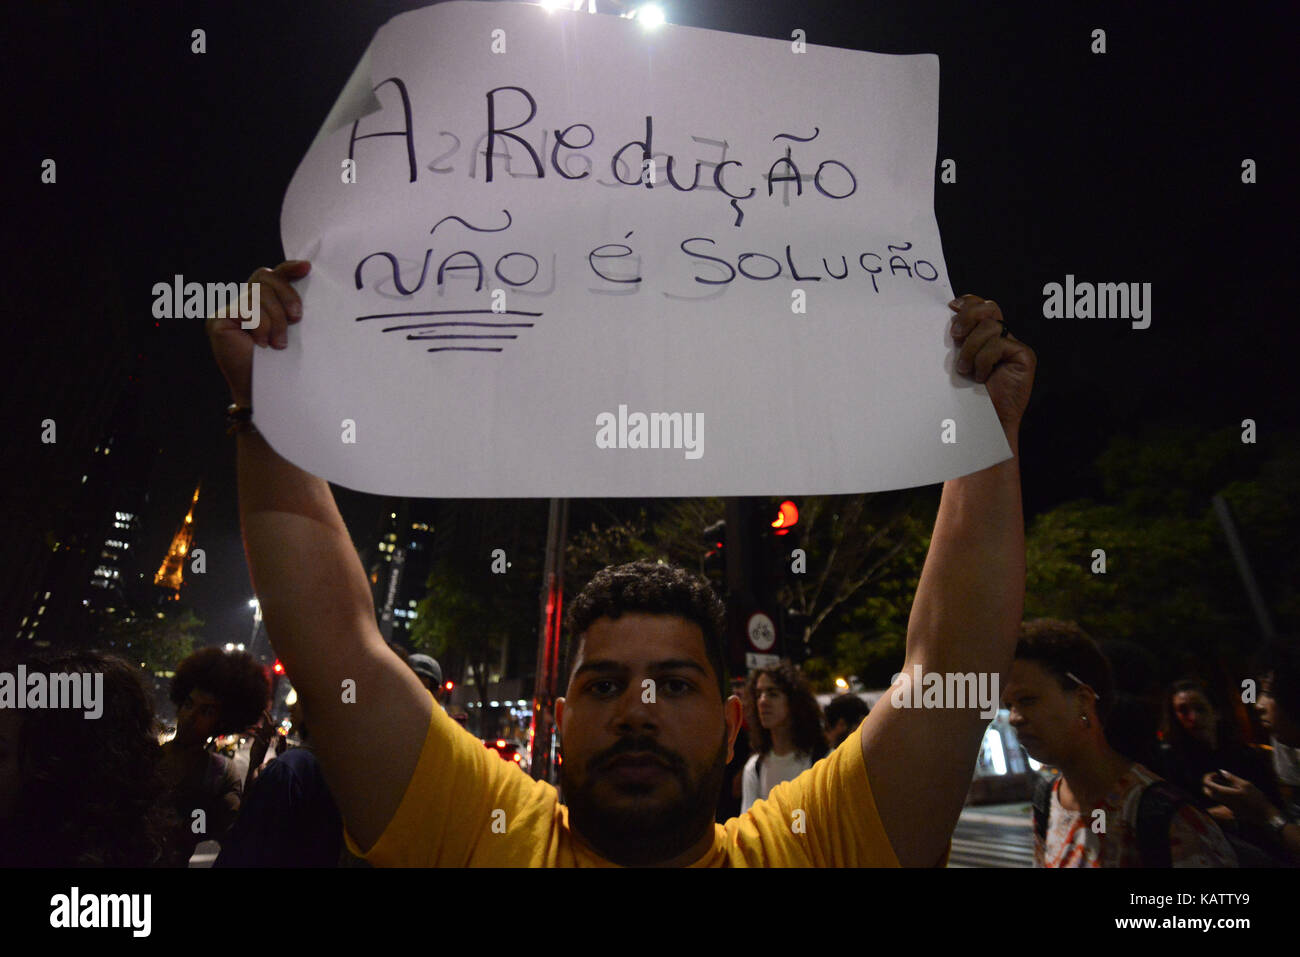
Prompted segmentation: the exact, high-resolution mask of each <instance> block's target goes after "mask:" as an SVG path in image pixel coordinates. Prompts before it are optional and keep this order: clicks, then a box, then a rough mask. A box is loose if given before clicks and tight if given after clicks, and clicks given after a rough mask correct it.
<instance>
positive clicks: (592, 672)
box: [350, 562, 897, 867]
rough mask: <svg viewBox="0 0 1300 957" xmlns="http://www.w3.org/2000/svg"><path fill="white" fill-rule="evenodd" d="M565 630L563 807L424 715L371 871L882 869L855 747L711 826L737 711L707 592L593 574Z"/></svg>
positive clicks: (682, 584) (651, 572) (636, 568)
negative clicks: (417, 749) (575, 638)
mask: <svg viewBox="0 0 1300 957" xmlns="http://www.w3.org/2000/svg"><path fill="white" fill-rule="evenodd" d="M569 616H570V617H569V629H568V630H569V633H570V634H577V635H583V636H584V637H583V640H582V642H581V644H580V646H579V648H578V649H577V660H576V662H575V667H574V669H573V674H572V677H571V679H570V682H569V692H568V696H567V698H564V699H561V700H560V702H559V703H558V705H557V708H556V711H557V715H558V718H559V722H560V725H561V727H562V728H563V729H564V734H563V744H564V750H563V753H564V761H563V763H562V764H561V765H560V774H561V786H562V788H563V790H564V794H565V797H566V800H567V806H566V804H561V803H560V799H559V793H558V792H557V791H556V789H555V788H554V787H552V786H551V785H550V784H547V783H545V782H542V781H534V780H533V779H532V778H530V777H528V776H527V775H526V774H524V773H523V772H522V771H520V770H519V768H518V766H517V765H514V764H512V763H509V762H505V761H502V760H501V759H500V758H498V757H497V756H496V755H494V754H493V753H492V752H491V751H489V750H488V749H487V748H484V747H483V744H482V742H481V741H479V740H478V739H477V738H475V737H474V736H473V735H471V734H470V733H469V732H467V731H465V730H464V729H463V728H461V727H460V726H459V725H457V724H456V723H455V722H454V721H452V720H451V719H450V718H448V717H447V716H446V715H445V714H444V713H443V712H442V709H441V708H434V709H432V713H431V719H430V723H429V730H428V734H427V736H426V739H425V742H424V747H423V749H422V751H421V754H420V760H419V764H418V765H417V766H416V769H415V774H414V775H413V777H412V779H411V784H410V786H409V788H408V789H407V791H406V794H405V796H404V797H403V799H402V803H401V805H400V806H399V807H398V810H397V813H396V814H395V815H394V816H393V819H392V821H391V822H390V823H389V825H388V827H387V829H386V830H385V831H384V833H383V835H382V836H381V837H380V839H379V841H378V843H376V844H375V846H374V847H373V848H371V850H370V852H369V853H368V854H367V855H366V856H367V858H368V859H369V860H370V861H371V862H372V863H375V864H379V865H418V866H438V867H461V866H466V865H473V866H490V867H503V866H504V867H509V866H517V867H523V866H529V867H556V866H567V867H596V866H602V865H604V866H608V865H610V864H612V863H618V864H625V865H650V864H658V865H669V866H671V865H692V866H697V867H744V866H790V867H799V866H802V867H808V866H846V867H853V866H866V865H896V864H897V858H896V857H895V856H894V852H893V850H892V849H891V847H890V845H889V840H888V838H887V837H886V835H885V832H884V829H883V828H882V826H881V824H880V818H879V815H878V814H877V813H876V811H875V805H874V802H873V800H872V797H871V788H870V786H869V785H868V783H867V773H866V769H865V767H864V766H863V763H862V747H861V743H860V742H859V740H858V739H857V738H856V737H855V736H851V740H850V741H849V742H846V743H845V745H844V746H843V747H841V748H840V749H839V750H837V751H836V752H834V753H832V754H831V755H828V756H827V758H826V759H825V760H823V761H819V762H818V763H817V764H815V765H814V766H813V767H812V768H811V769H809V770H808V771H806V772H805V773H803V774H801V775H800V776H799V777H797V778H795V779H794V780H793V781H788V782H785V783H783V784H781V785H779V786H778V787H777V788H775V789H774V790H773V791H772V793H771V794H770V795H769V797H768V799H767V800H766V801H759V802H757V803H756V804H755V805H754V807H753V808H752V809H751V810H750V812H749V813H747V814H744V815H742V816H740V817H736V818H732V819H731V820H730V821H728V822H727V823H726V824H725V825H723V824H717V823H715V821H714V808H715V807H716V805H717V800H718V792H719V790H720V789H721V785H722V779H723V771H724V769H725V767H726V765H727V762H728V761H729V760H730V757H731V749H732V746H733V744H734V742H735V738H736V732H737V730H738V729H739V727H740V705H739V701H738V699H737V698H735V697H734V696H731V697H730V698H728V697H726V692H725V689H726V687H727V684H726V679H725V672H724V670H723V664H722V662H723V655H722V650H721V649H722V640H723V634H724V632H723V608H722V604H721V602H719V601H718V599H717V597H716V596H715V595H714V594H713V591H712V589H711V588H710V587H709V586H708V584H707V583H705V582H703V581H702V580H700V579H698V578H695V577H694V576H691V575H689V574H688V573H686V572H685V571H683V570H681V569H678V568H672V567H670V566H667V565H656V564H653V563H650V562H638V563H635V564H631V565H623V566H620V567H618V568H607V569H605V570H604V571H602V572H601V573H600V574H598V575H597V576H596V577H595V578H594V579H593V580H592V582H591V584H590V585H588V587H587V588H586V589H585V590H584V591H583V593H582V594H581V595H579V596H578V598H577V600H576V601H575V602H574V604H573V606H572V607H571V609H570V611H569ZM350 846H351V848H352V850H353V851H354V853H358V854H359V853H361V849H360V848H359V847H357V846H356V843H355V842H351V841H350Z"/></svg>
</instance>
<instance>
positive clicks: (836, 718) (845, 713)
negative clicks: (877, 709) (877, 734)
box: [826, 694, 871, 749]
mask: <svg viewBox="0 0 1300 957" xmlns="http://www.w3.org/2000/svg"><path fill="white" fill-rule="evenodd" d="M870 710H871V709H870V708H868V707H867V703H866V702H865V701H863V700H862V699H861V698H859V697H858V696H857V695H855V694H842V695H836V696H835V697H834V698H832V699H831V700H830V703H829V704H827V705H826V737H827V738H829V739H830V745H831V748H832V749H835V748H838V747H839V746H840V743H841V742H842V741H843V740H844V739H845V738H847V737H848V736H849V735H851V734H852V733H853V732H854V731H856V730H858V725H860V724H861V723H862V719H863V718H865V717H866V716H867V712H868V711H870Z"/></svg>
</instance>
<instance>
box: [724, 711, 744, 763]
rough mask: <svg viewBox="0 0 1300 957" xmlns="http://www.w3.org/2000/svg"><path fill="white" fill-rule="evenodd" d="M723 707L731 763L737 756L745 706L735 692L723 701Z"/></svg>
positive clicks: (729, 761) (728, 754)
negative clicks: (737, 738) (737, 743)
mask: <svg viewBox="0 0 1300 957" xmlns="http://www.w3.org/2000/svg"><path fill="white" fill-rule="evenodd" d="M722 709H723V715H724V717H725V718H726V721H727V763H728V764H730V763H731V759H732V758H734V757H735V756H736V735H737V733H739V731H740V725H741V722H742V720H743V719H744V717H745V706H744V705H742V704H741V703H740V699H739V698H738V697H736V696H735V695H734V694H733V695H732V696H731V697H730V698H728V699H727V700H726V701H725V702H723V705H722Z"/></svg>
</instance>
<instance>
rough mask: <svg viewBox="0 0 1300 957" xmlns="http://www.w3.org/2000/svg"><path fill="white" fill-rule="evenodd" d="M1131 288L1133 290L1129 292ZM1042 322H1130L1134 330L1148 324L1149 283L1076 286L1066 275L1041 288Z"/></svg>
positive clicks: (1149, 321)
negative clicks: (1109, 320)
mask: <svg viewBox="0 0 1300 957" xmlns="http://www.w3.org/2000/svg"><path fill="white" fill-rule="evenodd" d="M1130 287H1132V288H1131V289H1130ZM1043 297H1044V298H1043V318H1044V319H1132V320H1133V328H1134V329H1146V328H1147V327H1148V326H1150V325H1151V283H1149V282H1142V283H1138V282H1134V283H1127V282H1100V283H1096V284H1095V285H1094V284H1093V283H1090V282H1080V283H1076V282H1075V281H1074V275H1073V274H1070V273H1067V274H1066V277H1065V288H1064V289H1062V288H1061V284H1060V283H1059V282H1049V283H1047V284H1046V285H1045V286H1043Z"/></svg>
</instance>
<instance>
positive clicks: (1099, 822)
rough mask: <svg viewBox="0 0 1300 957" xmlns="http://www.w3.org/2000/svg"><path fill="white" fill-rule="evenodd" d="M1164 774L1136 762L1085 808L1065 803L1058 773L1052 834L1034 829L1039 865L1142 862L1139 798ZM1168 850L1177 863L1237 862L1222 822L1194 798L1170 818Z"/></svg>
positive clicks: (1213, 864) (1133, 864)
mask: <svg viewBox="0 0 1300 957" xmlns="http://www.w3.org/2000/svg"><path fill="white" fill-rule="evenodd" d="M1159 780H1161V779H1160V777H1159V776H1158V775H1156V774H1154V773H1153V772H1152V771H1151V770H1149V769H1148V768H1145V767H1143V766H1142V765H1141V764H1134V765H1132V766H1131V767H1129V769H1128V770H1127V771H1125V772H1124V774H1123V776H1121V777H1120V779H1119V780H1118V781H1117V782H1116V783H1115V787H1114V789H1112V791H1111V792H1110V793H1109V794H1107V795H1106V797H1105V798H1104V799H1103V800H1102V802H1101V803H1100V804H1099V805H1097V807H1096V808H1092V809H1089V810H1088V811H1087V812H1082V811H1067V810H1066V809H1065V808H1064V807H1062V806H1061V801H1060V798H1059V796H1058V792H1059V790H1060V787H1061V780H1060V779H1059V778H1058V779H1057V781H1056V783H1055V784H1053V785H1052V810H1051V815H1050V816H1049V817H1048V821H1047V837H1046V839H1045V840H1040V839H1039V837H1038V834H1037V833H1035V834H1034V866H1035V867H1141V866H1142V860H1141V852H1140V849H1139V847H1138V841H1137V814H1138V802H1139V801H1140V800H1141V798H1142V792H1143V791H1145V790H1146V789H1147V787H1148V786H1149V785H1151V784H1154V783H1155V782H1156V781H1159ZM1098 810H1100V811H1101V812H1102V814H1098V813H1097V811H1098ZM1169 855H1170V861H1171V863H1172V865H1173V866H1174V867H1236V866H1237V855H1236V854H1235V853H1234V852H1233V850H1232V847H1231V845H1230V844H1228V840H1227V838H1225V837H1224V836H1223V832H1222V831H1221V830H1219V825H1217V824H1216V823H1214V821H1213V820H1212V819H1211V818H1209V817H1208V816H1207V815H1205V814H1203V813H1202V812H1200V811H1198V810H1197V809H1196V808H1195V807H1193V806H1192V805H1190V804H1185V805H1183V806H1182V807H1180V808H1179V809H1178V810H1177V811H1176V812H1175V813H1174V816H1173V819H1172V820H1171V822H1170V825H1169Z"/></svg>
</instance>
